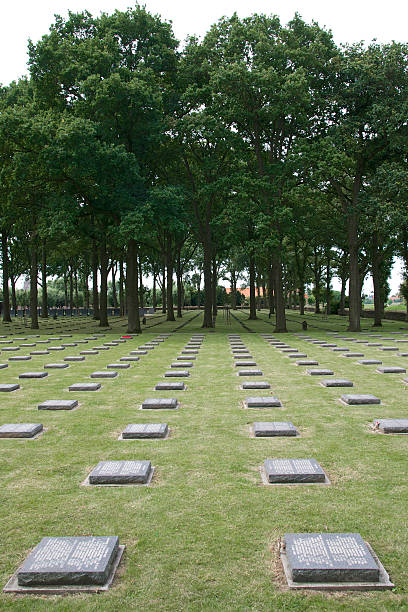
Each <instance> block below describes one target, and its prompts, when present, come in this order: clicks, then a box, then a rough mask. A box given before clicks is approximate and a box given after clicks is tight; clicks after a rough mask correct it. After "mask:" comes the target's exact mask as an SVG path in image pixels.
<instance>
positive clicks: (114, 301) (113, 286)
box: [111, 264, 118, 308]
mask: <svg viewBox="0 0 408 612" xmlns="http://www.w3.org/2000/svg"><path fill="white" fill-rule="evenodd" d="M111 274H112V301H113V307H114V308H117V307H118V295H117V292H116V264H114V265H112V271H111Z"/></svg>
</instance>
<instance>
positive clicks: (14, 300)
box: [10, 276, 17, 317]
mask: <svg viewBox="0 0 408 612" xmlns="http://www.w3.org/2000/svg"><path fill="white" fill-rule="evenodd" d="M10 280H11V303H12V305H13V311H14V316H15V317H16V316H17V295H16V279H15V278H14V276H11V277H10Z"/></svg>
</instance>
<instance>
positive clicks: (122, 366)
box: [106, 363, 130, 370]
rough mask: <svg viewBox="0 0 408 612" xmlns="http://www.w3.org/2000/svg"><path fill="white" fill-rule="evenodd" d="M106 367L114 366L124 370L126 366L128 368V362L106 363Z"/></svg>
mask: <svg viewBox="0 0 408 612" xmlns="http://www.w3.org/2000/svg"><path fill="white" fill-rule="evenodd" d="M106 367H107V368H108V369H110V368H112V369H113V368H114V369H119V370H126V369H127V368H130V363H108V365H107V366H106Z"/></svg>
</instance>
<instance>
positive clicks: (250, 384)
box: [242, 381, 271, 389]
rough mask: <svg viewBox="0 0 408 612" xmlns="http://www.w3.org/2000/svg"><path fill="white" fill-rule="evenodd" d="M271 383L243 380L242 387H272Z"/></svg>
mask: <svg viewBox="0 0 408 612" xmlns="http://www.w3.org/2000/svg"><path fill="white" fill-rule="evenodd" d="M270 388H271V385H270V384H269V383H268V382H263V381H257V382H243V383H242V389H270Z"/></svg>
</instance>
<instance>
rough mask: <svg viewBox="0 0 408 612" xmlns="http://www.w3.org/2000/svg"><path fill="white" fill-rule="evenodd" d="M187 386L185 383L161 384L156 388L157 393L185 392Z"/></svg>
mask: <svg viewBox="0 0 408 612" xmlns="http://www.w3.org/2000/svg"><path fill="white" fill-rule="evenodd" d="M185 388H186V387H185V384H184V383H183V382H170V381H169V382H160V383H157V385H156V386H155V388H154V389H155V391H184V389H185Z"/></svg>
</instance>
